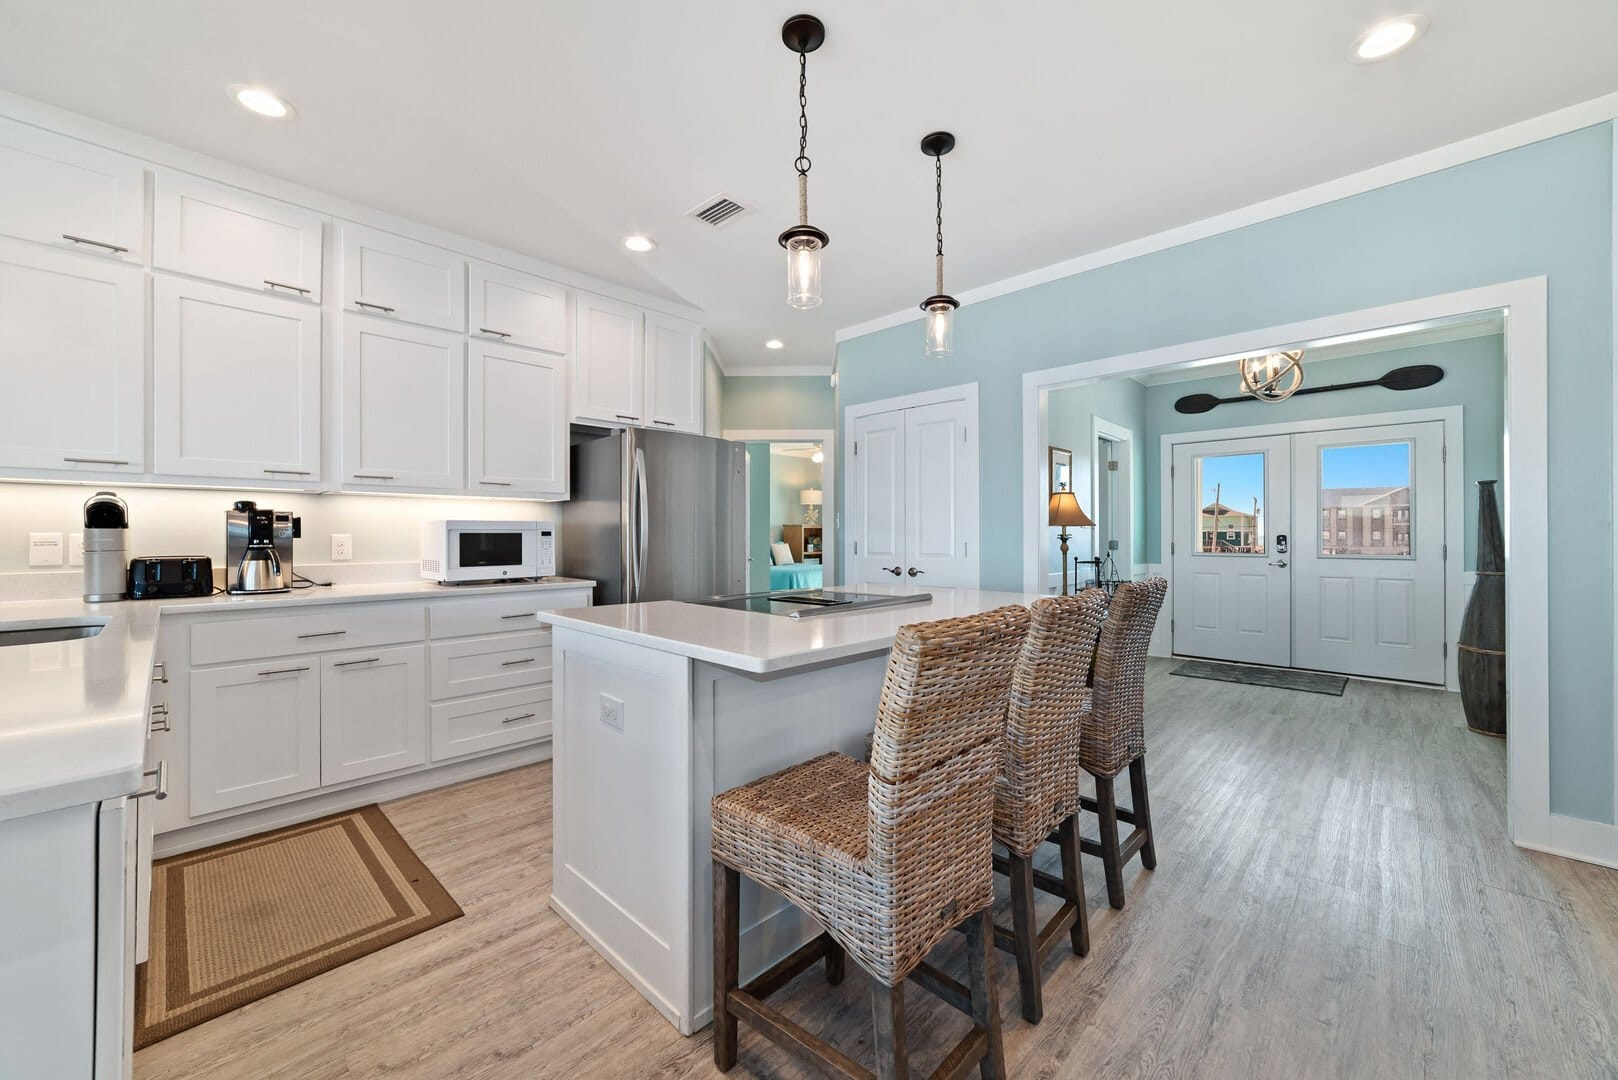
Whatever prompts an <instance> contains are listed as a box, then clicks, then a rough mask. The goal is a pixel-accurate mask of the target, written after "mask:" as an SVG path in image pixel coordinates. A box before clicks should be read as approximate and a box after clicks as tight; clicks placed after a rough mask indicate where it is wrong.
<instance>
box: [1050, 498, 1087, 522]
mask: <svg viewBox="0 0 1618 1080" xmlns="http://www.w3.org/2000/svg"><path fill="white" fill-rule="evenodd" d="M1050 523H1051V524H1052V525H1061V526H1063V527H1066V526H1068V525H1078V526H1081V527H1082V526H1085V525H1094V524H1095V522H1093V521H1091V520H1090V517H1089V515H1088V514H1086V513H1085V512H1084V508H1083V507H1081V506H1080V505H1079V498H1078V496H1077V495H1074V494H1073V493H1072V492H1071V491H1056V492H1052V493H1051V507H1050Z"/></svg>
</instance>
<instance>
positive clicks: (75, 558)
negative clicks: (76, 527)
mask: <svg viewBox="0 0 1618 1080" xmlns="http://www.w3.org/2000/svg"><path fill="white" fill-rule="evenodd" d="M67 564H68V565H69V566H83V565H84V534H83V533H68V535H67Z"/></svg>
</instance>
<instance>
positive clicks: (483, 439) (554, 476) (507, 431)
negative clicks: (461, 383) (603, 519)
mask: <svg viewBox="0 0 1618 1080" xmlns="http://www.w3.org/2000/svg"><path fill="white" fill-rule="evenodd" d="M563 365H564V361H563V360H562V358H561V357H559V356H550V355H547V354H545V353H539V352H532V351H530V350H528V349H519V348H515V347H513V346H510V345H505V344H499V343H495V342H485V341H476V340H474V341H473V342H472V344H471V357H470V360H469V367H468V373H467V393H468V399H467V410H466V411H467V430H468V431H469V432H470V438H469V444H470V445H469V447H468V459H467V474H468V481H469V486H470V487H471V489H472V491H473V492H474V493H476V494H480V495H524V496H528V495H537V496H543V497H551V498H563V497H565V496H566V495H567V490H568V488H567V464H568V463H567V446H568V430H567V394H566V386H567V373H566V371H565V370H564V366H563Z"/></svg>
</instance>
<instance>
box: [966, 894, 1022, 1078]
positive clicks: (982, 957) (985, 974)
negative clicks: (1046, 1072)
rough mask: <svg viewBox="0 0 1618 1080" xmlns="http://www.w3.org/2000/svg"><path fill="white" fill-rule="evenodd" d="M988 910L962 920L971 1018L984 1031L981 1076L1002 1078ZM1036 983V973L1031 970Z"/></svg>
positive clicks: (1002, 1050) (1003, 1066) (991, 925)
mask: <svg viewBox="0 0 1618 1080" xmlns="http://www.w3.org/2000/svg"><path fill="white" fill-rule="evenodd" d="M992 919H993V916H992V911H991V909H989V908H985V909H984V910H983V911H982V912H981V913H979V914H977V915H974V916H973V917H972V918H970V919H968V920H966V925H965V926H964V927H963V929H965V931H966V970H967V976H966V977H967V983H968V989H969V991H970V993H971V997H972V1022H973V1023H974V1024H976V1025H977V1026H978V1027H981V1028H982V1029H983V1030H984V1031H985V1032H987V1033H988V1037H989V1048H988V1051H987V1052H986V1053H985V1054H984V1055H983V1060H982V1061H981V1062H980V1063H979V1064H978V1072H979V1074H980V1075H981V1076H982V1078H983V1080H1005V1078H1006V1051H1005V1048H1004V1047H1003V1046H1002V1045H1001V1042H1000V988H999V984H998V983H996V981H995V975H994V922H993V921H992ZM1035 979H1036V982H1035V985H1036V986H1037V985H1038V982H1037V979H1038V973H1037V972H1036V973H1035Z"/></svg>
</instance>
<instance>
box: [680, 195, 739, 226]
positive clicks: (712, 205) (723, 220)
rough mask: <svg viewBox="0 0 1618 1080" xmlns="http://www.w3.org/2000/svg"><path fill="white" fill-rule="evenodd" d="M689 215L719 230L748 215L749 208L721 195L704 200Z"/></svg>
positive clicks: (727, 196)
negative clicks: (722, 226)
mask: <svg viewBox="0 0 1618 1080" xmlns="http://www.w3.org/2000/svg"><path fill="white" fill-rule="evenodd" d="M687 213H689V214H690V215H691V216H692V217H694V218H696V219H697V220H698V221H702V222H706V223H707V224H709V225H712V226H713V227H714V228H716V229H717V228H719V227H720V226H721V225H726V224H728V223H729V222H731V221H733V220H735V219H736V218H738V217H741V216H742V215H743V214H745V213H747V207H745V206H743V205H742V204H741V203H739V202H737V201H736V200H735V199H732V198H731V197H730V196H729V195H726V194H724V193H720V194H718V195H715V196H714V197H713V198H711V199H704V200H703V201H702V202H700V203H698V204H697V205H696V206H694V207H692V208H691V209H690V210H689V211H687Z"/></svg>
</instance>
